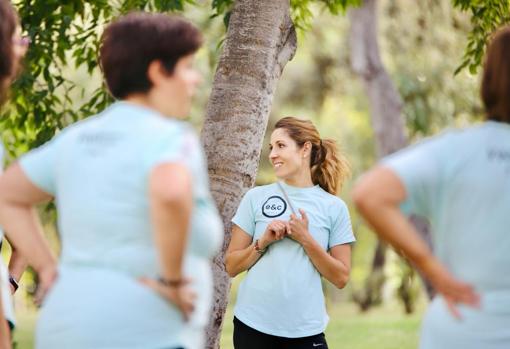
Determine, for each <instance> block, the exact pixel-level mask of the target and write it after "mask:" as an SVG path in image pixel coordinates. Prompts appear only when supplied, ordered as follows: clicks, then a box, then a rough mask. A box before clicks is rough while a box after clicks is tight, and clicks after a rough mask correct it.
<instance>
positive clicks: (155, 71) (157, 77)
mask: <svg viewBox="0 0 510 349" xmlns="http://www.w3.org/2000/svg"><path fill="white" fill-rule="evenodd" d="M167 77H168V74H167V73H166V70H165V67H164V66H163V64H162V63H161V61H159V60H154V61H152V62H150V63H149V66H148V67H147V79H149V81H150V83H151V84H152V85H153V86H158V85H159V83H160V81H162V80H163V79H164V78H167Z"/></svg>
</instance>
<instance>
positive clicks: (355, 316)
mask: <svg viewBox="0 0 510 349" xmlns="http://www.w3.org/2000/svg"><path fill="white" fill-rule="evenodd" d="M422 314H423V307H420V309H419V311H417V312H416V313H415V314H411V315H405V314H403V312H402V310H401V308H400V307H398V306H397V305H394V304H393V305H385V306H382V307H379V308H376V309H373V310H371V311H370V312H368V313H360V312H359V310H358V308H357V306H356V305H355V304H353V303H338V304H336V305H334V306H333V307H331V309H330V311H329V315H330V318H331V319H330V322H329V326H328V328H327V330H326V339H327V341H328V346H329V348H330V349H341V348H347V349H373V348H377V349H415V348H417V347H418V335H419V327H420V322H421V316H422ZM232 319H233V314H232V309H230V308H229V309H228V311H227V314H226V317H225V322H224V326H223V331H222V336H221V348H222V349H232V348H233V345H232V331H233V325H232ZM261 349H262V348H261Z"/></svg>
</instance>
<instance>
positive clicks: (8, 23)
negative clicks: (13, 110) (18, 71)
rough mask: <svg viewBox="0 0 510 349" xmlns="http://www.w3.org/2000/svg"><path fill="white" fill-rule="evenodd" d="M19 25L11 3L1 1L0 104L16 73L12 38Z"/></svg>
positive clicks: (5, 0) (4, 0)
mask: <svg viewBox="0 0 510 349" xmlns="http://www.w3.org/2000/svg"><path fill="white" fill-rule="evenodd" d="M17 25H18V15H17V14H16V11H15V10H14V8H13V7H12V5H11V3H10V1H7V0H0V103H1V102H3V101H4V99H5V94H6V92H7V86H8V84H9V81H10V78H11V77H12V75H13V73H14V72H13V69H14V52H13V47H12V37H13V35H14V32H15V31H16V26H17Z"/></svg>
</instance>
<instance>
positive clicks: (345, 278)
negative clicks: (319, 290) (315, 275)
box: [333, 274, 349, 290]
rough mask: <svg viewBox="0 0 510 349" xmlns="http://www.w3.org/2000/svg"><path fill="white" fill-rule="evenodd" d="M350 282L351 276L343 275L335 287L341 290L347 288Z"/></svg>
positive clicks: (336, 281) (334, 283)
mask: <svg viewBox="0 0 510 349" xmlns="http://www.w3.org/2000/svg"><path fill="white" fill-rule="evenodd" d="M348 282H349V274H346V275H341V276H339V277H338V278H336V280H335V281H334V282H333V285H335V287H336V288H338V289H339V290H341V289H342V288H344V287H345V286H347V283H348Z"/></svg>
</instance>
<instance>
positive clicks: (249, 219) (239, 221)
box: [232, 189, 255, 236]
mask: <svg viewBox="0 0 510 349" xmlns="http://www.w3.org/2000/svg"><path fill="white" fill-rule="evenodd" d="M252 195H253V189H252V190H249V191H248V192H247V193H246V194H245V195H244V197H243V199H242V200H241V203H240V204H239V207H238V208H237V211H236V214H235V215H234V218H232V223H234V224H235V225H237V226H238V227H239V228H241V229H242V230H244V231H245V232H246V233H248V234H249V235H250V236H253V235H254V234H255V212H254V211H253V203H252Z"/></svg>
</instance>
